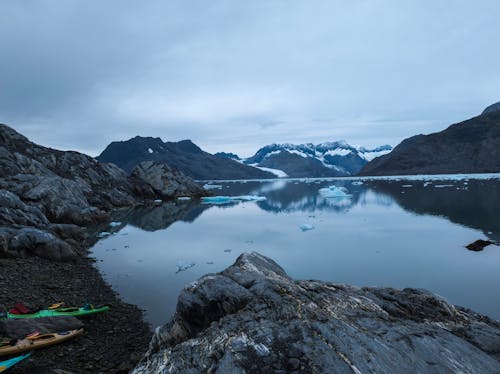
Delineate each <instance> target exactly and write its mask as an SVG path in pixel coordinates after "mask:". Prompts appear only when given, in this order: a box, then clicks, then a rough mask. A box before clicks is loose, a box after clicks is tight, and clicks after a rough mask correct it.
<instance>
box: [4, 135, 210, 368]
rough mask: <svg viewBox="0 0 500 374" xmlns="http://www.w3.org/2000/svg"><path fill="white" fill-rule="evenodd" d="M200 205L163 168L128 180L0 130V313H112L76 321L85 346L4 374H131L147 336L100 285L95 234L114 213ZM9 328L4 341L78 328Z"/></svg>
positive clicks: (57, 324) (137, 314)
mask: <svg viewBox="0 0 500 374" xmlns="http://www.w3.org/2000/svg"><path fill="white" fill-rule="evenodd" d="M203 195H206V192H205V191H204V189H203V188H202V187H201V186H199V185H198V184H196V183H195V182H194V181H193V180H191V179H190V178H188V177H186V176H184V175H183V174H182V173H180V172H178V171H176V170H174V169H172V168H170V167H168V166H167V165H165V164H156V163H153V162H145V163H142V164H139V165H137V166H136V168H135V169H134V170H133V171H132V173H131V174H130V175H128V174H127V173H125V172H124V171H123V170H121V169H119V168H118V167H117V166H115V165H112V164H103V163H100V162H98V161H97V160H95V159H94V158H92V157H90V156H87V155H84V154H81V153H78V152H72V151H67V152H66V151H58V150H55V149H51V148H46V147H43V146H40V145H37V144H34V143H32V142H31V141H29V140H28V139H27V138H25V137H24V136H22V135H21V134H19V133H17V132H16V131H15V130H14V129H12V128H10V127H8V126H6V125H0V270H1V271H0V285H1V287H0V305H2V306H3V307H4V308H5V307H9V306H12V305H13V304H14V303H15V302H17V301H22V302H24V303H26V304H27V305H29V306H31V307H38V306H40V307H47V306H48V305H50V304H52V303H54V302H60V301H64V302H65V303H66V305H68V306H81V305H84V304H85V303H93V304H108V305H110V307H111V310H110V311H109V312H107V313H103V314H98V315H94V316H91V317H89V318H87V319H82V322H83V324H84V328H85V334H84V336H80V337H78V338H76V339H75V340H73V341H71V342H68V343H66V344H63V345H57V346H54V347H51V348H48V349H44V350H40V351H39V352H35V353H34V354H33V355H32V356H31V357H30V358H29V359H28V360H25V361H24V362H23V363H22V364H20V365H18V366H17V367H15V368H14V369H13V370H12V373H28V372H36V373H45V372H47V373H56V372H57V373H62V372H65V373H66V372H74V373H120V372H123V373H126V372H128V371H130V370H131V369H132V368H133V367H134V365H135V364H136V363H137V362H138V361H139V359H140V358H141V357H142V354H143V353H144V351H145V350H146V348H147V342H148V341H149V340H150V338H151V332H150V329H149V326H147V325H146V324H145V323H144V322H143V319H142V312H141V311H140V309H139V308H137V307H135V306H132V305H128V304H126V303H123V302H122V301H120V299H119V298H118V297H117V295H116V294H115V293H114V292H113V291H112V289H111V288H110V287H109V286H108V285H107V284H106V283H105V282H104V280H103V279H102V277H101V275H100V274H99V272H98V270H96V268H95V267H94V266H93V261H92V259H90V258H88V255H89V253H88V248H89V247H90V246H91V245H92V244H93V243H95V241H96V240H97V237H96V234H97V231H96V229H99V228H106V227H109V223H110V221H111V220H112V218H113V217H114V215H115V213H116V212H117V211H120V210H127V209H130V208H133V207H140V206H143V207H155V206H158V204H159V203H161V202H164V201H166V202H167V203H166V204H167V205H168V206H169V207H170V206H171V205H172V206H173V208H172V207H171V208H169V209H166V210H168V211H176V209H174V208H176V205H175V204H174V203H172V201H174V199H175V198H176V197H179V196H189V197H194V198H195V197H199V196H203ZM179 214H180V213H179ZM12 322H13V321H7V322H6V321H0V334H1V335H2V336H8V337H11V338H14V337H17V338H19V337H22V335H20V336H13V335H15V334H16V331H17V333H19V334H21V332H22V333H24V332H26V330H27V329H28V330H31V332H33V331H50V328H57V329H60V328H63V327H64V329H67V328H76V327H80V326H81V324H82V322H80V321H79V320H77V319H75V318H69V319H64V321H63V320H59V319H58V320H57V321H54V319H52V320H48V321H42V320H33V321H32V322H29V323H30V324H28V325H26V323H28V322H25V323H24V325H23V326H17V327H16V326H14V325H13V323H12ZM52 332H57V331H52Z"/></svg>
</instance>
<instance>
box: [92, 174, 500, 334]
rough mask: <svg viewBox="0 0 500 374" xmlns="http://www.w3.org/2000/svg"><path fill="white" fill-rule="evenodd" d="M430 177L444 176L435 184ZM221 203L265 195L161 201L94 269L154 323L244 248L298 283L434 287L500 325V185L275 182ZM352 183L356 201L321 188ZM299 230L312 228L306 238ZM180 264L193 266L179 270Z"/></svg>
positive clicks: (106, 246)
mask: <svg viewBox="0 0 500 374" xmlns="http://www.w3.org/2000/svg"><path fill="white" fill-rule="evenodd" d="M433 179H436V178H435V177H434V178H433ZM217 184H219V185H221V186H222V188H221V189H216V190H212V192H213V193H214V194H215V195H221V196H243V195H245V196H246V195H255V196H264V197H266V199H265V200H263V201H256V202H255V201H252V202H239V203H238V202H236V203H231V204H227V205H210V204H200V202H199V201H177V202H164V203H162V204H161V205H155V206H143V207H139V208H135V209H130V210H123V211H120V212H117V213H116V215H115V216H114V217H113V220H114V221H117V222H121V224H120V225H117V226H116V227H113V228H103V227H101V228H99V230H101V231H109V232H112V233H113V234H114V235H110V236H108V237H106V238H103V239H101V240H99V241H98V242H97V243H96V244H95V245H94V247H93V249H92V251H93V255H94V256H95V257H96V258H97V259H98V260H99V261H98V262H97V266H98V267H99V268H100V270H101V271H102V272H103V273H104V274H105V277H106V279H107V280H108V282H109V283H110V284H111V285H112V287H113V288H114V289H115V290H116V291H117V292H118V293H119V294H120V295H121V296H122V297H123V298H124V299H125V300H126V301H128V302H131V303H134V304H137V305H139V306H141V307H142V308H144V309H145V310H146V318H147V320H148V321H149V322H151V323H152V325H158V324H162V323H165V322H166V321H167V320H168V319H169V317H170V316H171V315H172V314H173V313H174V311H175V305H176V300H177V296H178V294H179V291H180V290H181V289H182V288H183V287H184V286H185V285H186V284H187V283H189V282H192V281H194V280H196V279H198V278H199V277H200V276H202V275H204V274H207V273H213V272H218V271H221V270H223V269H224V268H225V267H227V266H229V265H230V264H231V263H232V262H234V260H235V259H236V257H237V256H238V255H239V254H240V253H242V252H245V251H259V252H261V253H263V254H264V255H266V256H270V257H271V258H273V259H274V260H276V261H277V262H278V263H279V264H280V265H281V266H283V267H284V268H285V270H286V271H287V272H288V273H289V274H290V275H291V276H293V277H295V278H301V279H320V280H325V281H331V282H337V283H348V284H354V285H359V286H391V287H396V288H404V287H415V288H426V289H429V290H431V291H433V292H436V293H438V294H440V295H442V296H444V297H445V298H447V299H448V300H449V301H450V302H452V303H456V304H459V305H463V306H466V307H470V308H472V309H475V310H477V311H479V312H481V313H485V314H488V315H490V316H492V317H494V318H497V319H499V318H500V300H499V299H498V297H497V286H498V284H500V247H498V246H494V245H491V246H488V247H486V248H485V249H484V250H482V251H480V252H472V251H469V250H467V249H466V248H465V246H466V245H468V244H470V243H472V242H474V241H475V240H478V239H483V240H491V241H494V242H498V241H500V220H499V219H498V212H499V211H500V209H499V207H500V180H499V179H498V177H496V179H491V180H486V179H479V180H475V179H472V178H465V177H461V178H460V179H458V180H452V179H450V178H449V177H448V178H446V179H445V180H442V181H440V180H426V179H420V180H412V179H411V178H410V179H400V180H398V179H397V178H393V179H389V180H378V179H363V180H362V182H360V181H359V180H356V179H331V180H316V179H305V180H283V179H280V180H271V181H270V180H266V181H233V182H220V181H219V182H217ZM333 185H334V186H336V187H344V188H346V189H347V191H348V195H349V196H348V197H336V198H327V197H325V196H324V194H322V193H320V189H322V188H327V187H329V186H333ZM300 227H311V228H314V229H312V230H310V229H308V230H302V229H301V228H300ZM179 264H181V265H182V264H189V265H190V266H189V267H186V270H184V269H183V271H178V269H179Z"/></svg>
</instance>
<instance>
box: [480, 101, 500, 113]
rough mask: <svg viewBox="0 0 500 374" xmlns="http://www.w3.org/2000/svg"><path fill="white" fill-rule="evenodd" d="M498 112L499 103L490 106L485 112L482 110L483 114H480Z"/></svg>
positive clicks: (499, 108)
mask: <svg viewBox="0 0 500 374" xmlns="http://www.w3.org/2000/svg"><path fill="white" fill-rule="evenodd" d="M499 110H500V101H499V102H498V103H495V104H491V105H490V106H489V107H487V108H486V109H485V110H483V113H481V114H488V113H493V112H497V111H499Z"/></svg>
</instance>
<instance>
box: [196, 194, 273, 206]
mask: <svg viewBox="0 0 500 374" xmlns="http://www.w3.org/2000/svg"><path fill="white" fill-rule="evenodd" d="M263 200H266V198H265V197H264V196H255V195H243V196H205V197H202V198H201V202H202V203H203V204H230V203H238V202H242V201H263Z"/></svg>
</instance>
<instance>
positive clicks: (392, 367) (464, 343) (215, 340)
mask: <svg viewBox="0 0 500 374" xmlns="http://www.w3.org/2000/svg"><path fill="white" fill-rule="evenodd" d="M499 353H500V323H499V322H497V321H493V320H491V319H489V318H487V317H485V316H481V315H479V314H477V313H474V312H472V311H469V310H466V309H463V308H459V307H456V306H453V305H451V304H449V303H447V302H446V301H445V300H444V299H442V298H440V297H438V296H436V295H433V294H432V293H430V292H428V291H425V290H417V289H404V290H402V291H401V290H395V289H390V288H359V287H352V286H347V285H341V284H332V283H326V282H319V281H294V280H292V279H291V278H290V277H289V276H288V275H287V274H286V273H285V271H284V270H283V269H282V268H281V267H280V266H279V265H277V264H276V263H275V262H274V261H272V260H270V259H268V258H266V257H264V256H262V255H260V254H258V253H245V254H243V255H241V256H240V257H239V258H238V259H237V260H236V262H235V264H234V265H232V266H230V267H229V268H227V269H226V270H224V271H223V272H222V273H220V274H216V275H207V276H204V277H202V278H201V279H200V280H198V281H196V282H194V283H192V284H190V285H189V286H187V287H186V288H185V289H184V290H183V291H182V292H181V295H180V296H179V301H178V305H177V312H176V314H175V316H174V317H173V318H172V320H171V321H170V322H169V323H168V324H167V325H165V326H163V327H161V328H158V329H157V330H156V332H155V335H154V337H153V339H152V341H151V344H150V348H149V351H148V352H147V354H146V356H145V357H144V359H143V360H142V362H141V363H140V364H139V365H138V366H137V367H136V368H135V369H134V371H133V373H136V374H138V373H163V372H189V373H202V372H207V371H208V372H214V373H215V372H217V373H260V372H270V373H271V372H272V373H277V372H278V373H279V372H282V373H285V372H292V371H297V372H319V373H331V372H335V373H344V372H345V373H353V372H354V373H379V372H389V373H400V372H412V373H429V372H436V373H437V372H467V373H473V372H474V373H475V372H477V373H483V372H484V373H486V372H487V373H494V372H500V361H499V360H500V356H499Z"/></svg>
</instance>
